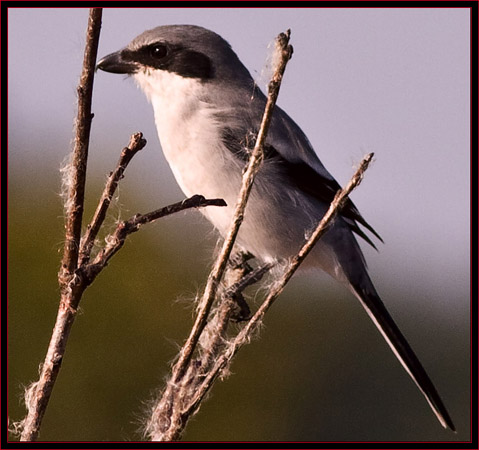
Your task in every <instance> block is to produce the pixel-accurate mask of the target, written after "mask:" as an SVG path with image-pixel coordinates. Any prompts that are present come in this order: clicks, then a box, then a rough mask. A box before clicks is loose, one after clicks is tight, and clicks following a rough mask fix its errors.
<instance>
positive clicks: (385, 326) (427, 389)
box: [351, 286, 456, 431]
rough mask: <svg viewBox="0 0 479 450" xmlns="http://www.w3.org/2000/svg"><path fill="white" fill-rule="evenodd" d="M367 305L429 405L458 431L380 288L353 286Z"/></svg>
mask: <svg viewBox="0 0 479 450" xmlns="http://www.w3.org/2000/svg"><path fill="white" fill-rule="evenodd" d="M351 287H352V290H353V292H354V294H355V295H356V296H357V297H358V299H359V301H360V302H361V304H362V305H363V307H364V309H365V310H366V312H367V313H368V315H369V317H370V318H371V320H372V321H373V322H374V324H375V325H376V327H377V328H378V330H379V331H380V332H381V334H382V335H383V337H384V339H385V340H386V342H387V343H388V344H389V346H390V347H391V350H392V351H393V353H394V354H395V355H396V357H397V358H398V360H399V361H400V362H401V364H402V365H403V367H404V369H405V370H406V372H407V373H408V374H409V375H410V376H411V378H412V379H413V380H414V382H415V383H416V385H417V386H418V388H419V390H420V391H421V392H422V393H423V395H424V397H426V400H427V402H428V403H429V406H430V407H431V409H432V410H433V412H434V414H435V415H436V417H437V418H438V420H439V422H440V423H441V425H442V426H443V427H444V428H450V429H451V430H452V431H456V429H455V427H454V423H453V422H452V419H451V417H450V416H449V413H448V412H447V409H446V407H445V406H444V403H443V402H442V400H441V398H440V397H439V394H438V392H437V390H436V388H435V387H434V385H433V383H432V381H431V379H430V378H429V376H428V375H427V373H426V371H425V370H424V368H423V367H422V365H421V363H420V362H419V359H418V358H417V356H416V355H415V353H414V351H413V350H412V348H411V346H410V345H409V344H408V342H407V341H406V338H405V337H404V336H403V334H402V333H401V331H400V330H399V328H398V327H397V325H396V324H395V323H394V320H393V319H392V317H391V316H390V315H389V313H388V311H387V310H386V307H385V306H384V304H383V302H382V300H381V299H380V297H379V296H378V295H377V293H376V292H370V291H369V290H368V291H366V290H365V289H361V287H359V286H351Z"/></svg>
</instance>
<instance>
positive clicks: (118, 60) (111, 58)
mask: <svg viewBox="0 0 479 450" xmlns="http://www.w3.org/2000/svg"><path fill="white" fill-rule="evenodd" d="M98 69H100V70H103V71H105V72H110V73H124V74H132V73H136V72H138V69H139V65H138V63H136V62H135V61H133V60H132V58H131V52H130V51H128V50H125V49H124V50H120V51H119V52H116V53H111V54H110V55H107V56H105V57H104V58H102V59H101V60H100V61H99V62H98V64H97V65H96V70H98Z"/></svg>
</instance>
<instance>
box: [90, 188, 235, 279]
mask: <svg viewBox="0 0 479 450" xmlns="http://www.w3.org/2000/svg"><path fill="white" fill-rule="evenodd" d="M206 206H226V202H225V201H224V200H223V199H220V198H215V199H206V198H204V197H203V196H202V195H194V196H192V197H189V198H187V199H185V200H183V201H181V202H177V203H174V204H172V205H169V206H165V207H163V208H160V209H156V210H155V211H152V212H149V213H147V214H135V215H134V216H133V217H131V218H130V219H128V220H124V221H122V222H120V223H119V224H118V225H117V227H116V229H115V231H114V232H113V233H112V234H110V235H109V236H107V237H106V238H105V241H106V242H107V245H106V246H105V248H103V249H102V250H101V251H100V252H98V254H97V256H96V257H95V259H94V260H93V262H92V263H90V264H87V265H85V266H84V270H83V275H84V277H85V280H86V283H87V284H91V283H92V282H93V280H94V279H95V277H96V276H97V275H98V273H99V272H100V271H101V270H102V269H103V268H104V267H105V266H106V265H107V264H108V262H109V261H110V259H111V258H112V257H113V255H115V254H116V253H117V252H118V250H120V249H121V247H123V245H124V243H125V240H126V238H127V236H128V235H130V234H132V233H135V232H136V231H138V230H139V229H140V227H141V226H142V225H145V224H147V223H151V222H154V221H155V220H158V219H160V218H162V217H165V216H169V215H171V214H175V213H177V212H180V211H184V210H186V209H191V208H204V207H206Z"/></svg>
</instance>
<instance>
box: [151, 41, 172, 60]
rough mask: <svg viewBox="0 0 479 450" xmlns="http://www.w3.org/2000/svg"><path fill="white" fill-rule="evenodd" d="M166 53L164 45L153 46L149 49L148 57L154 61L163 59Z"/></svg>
mask: <svg viewBox="0 0 479 450" xmlns="http://www.w3.org/2000/svg"><path fill="white" fill-rule="evenodd" d="M167 53H168V49H167V48H166V45H164V44H154V45H152V46H151V47H150V55H151V56H152V57H153V58H155V59H161V58H164V57H165V56H166V55H167Z"/></svg>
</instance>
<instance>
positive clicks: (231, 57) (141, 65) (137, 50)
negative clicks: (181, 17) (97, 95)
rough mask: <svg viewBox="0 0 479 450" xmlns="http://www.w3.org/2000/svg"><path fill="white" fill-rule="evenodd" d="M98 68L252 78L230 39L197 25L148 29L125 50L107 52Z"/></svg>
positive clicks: (116, 70)
mask: <svg viewBox="0 0 479 450" xmlns="http://www.w3.org/2000/svg"><path fill="white" fill-rule="evenodd" d="M97 68H98V69H101V70H104V71H106V72H112V73H124V74H135V73H137V72H140V71H143V70H147V69H153V70H154V69H159V70H165V71H168V72H172V73H176V74H178V75H180V76H182V77H185V78H197V79H200V80H202V81H205V82H208V81H212V80H229V81H232V80H236V81H238V80H242V81H243V82H245V81H248V82H249V81H250V80H251V75H250V74H249V72H248V70H247V69H246V68H245V67H244V65H243V64H242V63H241V61H240V60H239V59H238V57H237V56H236V53H235V52H234V51H233V50H232V49H231V46H230V45H229V44H228V42H226V41H225V40H224V39H223V38H222V37H221V36H219V35H218V34H216V33H214V32H213V31H210V30H207V29H206V28H203V27H199V26H196V25H166V26H160V27H157V28H153V29H152V30H147V31H145V32H144V33H142V34H140V35H139V36H137V37H136V38H135V39H133V40H132V41H131V42H130V43H129V44H128V45H127V46H126V47H125V48H123V49H122V50H120V51H118V52H116V53H112V54H110V55H108V56H105V57H104V58H103V59H102V60H101V61H100V62H99V63H98V65H97Z"/></svg>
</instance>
